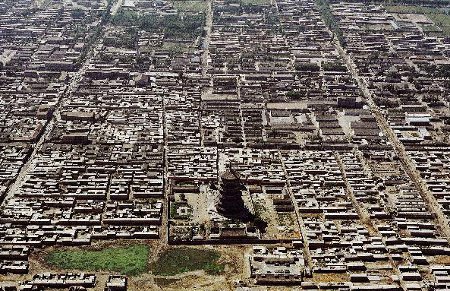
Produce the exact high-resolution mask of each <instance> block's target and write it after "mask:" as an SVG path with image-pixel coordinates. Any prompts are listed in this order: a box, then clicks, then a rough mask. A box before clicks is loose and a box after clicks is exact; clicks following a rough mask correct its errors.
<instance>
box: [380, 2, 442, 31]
mask: <svg viewBox="0 0 450 291" xmlns="http://www.w3.org/2000/svg"><path fill="white" fill-rule="evenodd" d="M386 10H387V11H388V12H394V13H411V14H423V15H426V16H427V17H428V18H429V19H430V20H431V21H433V22H434V24H435V25H436V26H438V27H440V28H441V29H442V31H443V33H444V35H446V36H450V14H448V12H445V11H444V10H442V9H439V8H432V7H422V6H412V5H411V6H408V5H386Z"/></svg>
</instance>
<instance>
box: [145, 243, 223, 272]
mask: <svg viewBox="0 0 450 291" xmlns="http://www.w3.org/2000/svg"><path fill="white" fill-rule="evenodd" d="M219 258H220V253H219V252H217V251H214V250H205V249H194V248H186V247H184V248H171V249H168V250H166V251H164V252H163V253H162V254H161V255H160V256H159V258H158V260H157V261H156V262H154V263H153V264H152V265H151V270H152V272H153V274H155V275H161V276H173V275H176V274H180V273H184V272H190V271H196V270H205V271H206V273H208V274H219V273H221V272H223V270H224V267H225V266H224V265H223V264H220V263H219V262H218V260H219Z"/></svg>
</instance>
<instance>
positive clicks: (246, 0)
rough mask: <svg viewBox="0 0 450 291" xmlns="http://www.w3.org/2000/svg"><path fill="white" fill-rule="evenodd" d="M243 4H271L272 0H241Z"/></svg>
mask: <svg viewBox="0 0 450 291" xmlns="http://www.w3.org/2000/svg"><path fill="white" fill-rule="evenodd" d="M241 4H242V5H257V6H258V5H259V6H262V5H270V4H271V1H270V0H241Z"/></svg>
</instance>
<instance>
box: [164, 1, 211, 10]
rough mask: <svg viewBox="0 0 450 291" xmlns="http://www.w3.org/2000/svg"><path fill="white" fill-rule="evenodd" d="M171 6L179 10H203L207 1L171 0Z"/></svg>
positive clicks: (206, 6)
mask: <svg viewBox="0 0 450 291" xmlns="http://www.w3.org/2000/svg"><path fill="white" fill-rule="evenodd" d="M172 4H173V7H174V8H175V9H176V10H178V11H181V12H205V11H206V9H207V8H208V3H207V2H206V1H203V0H173V1H172Z"/></svg>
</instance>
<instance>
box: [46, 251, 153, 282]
mask: <svg viewBox="0 0 450 291" xmlns="http://www.w3.org/2000/svg"><path fill="white" fill-rule="evenodd" d="M148 256H149V247H148V246H147V245H134V246H129V247H114V248H107V249H103V250H71V249H70V250H55V251H52V252H50V253H49V254H48V255H47V256H46V258H45V261H46V262H47V263H48V264H49V265H51V266H53V267H56V268H59V269H68V270H83V271H113V272H118V273H120V274H124V275H138V274H141V273H144V272H146V271H147V270H148Z"/></svg>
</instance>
